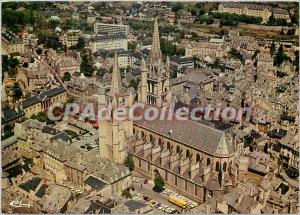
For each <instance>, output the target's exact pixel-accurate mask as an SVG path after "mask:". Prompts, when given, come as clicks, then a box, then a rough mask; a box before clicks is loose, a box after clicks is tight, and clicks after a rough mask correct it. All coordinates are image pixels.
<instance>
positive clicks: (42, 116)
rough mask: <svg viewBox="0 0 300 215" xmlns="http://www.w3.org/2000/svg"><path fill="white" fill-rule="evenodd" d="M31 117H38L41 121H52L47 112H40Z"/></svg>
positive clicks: (48, 122)
mask: <svg viewBox="0 0 300 215" xmlns="http://www.w3.org/2000/svg"><path fill="white" fill-rule="evenodd" d="M30 119H36V120H38V121H40V122H46V123H47V124H50V123H51V120H50V119H49V118H48V116H47V113H46V112H39V113H37V114H33V115H32V116H31V117H30Z"/></svg>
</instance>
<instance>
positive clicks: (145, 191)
mask: <svg viewBox="0 0 300 215" xmlns="http://www.w3.org/2000/svg"><path fill="white" fill-rule="evenodd" d="M132 184H133V187H134V188H135V189H136V192H137V193H140V194H141V195H143V196H148V197H149V198H151V199H153V200H154V201H156V202H158V203H161V204H165V205H168V206H170V207H171V208H174V209H176V210H178V211H181V208H180V207H178V206H176V205H174V204H172V203H170V202H169V201H168V196H167V195H165V194H162V193H156V192H154V191H153V190H152V188H153V186H154V183H153V181H148V184H142V187H141V183H136V182H132Z"/></svg>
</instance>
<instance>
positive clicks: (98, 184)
mask: <svg viewBox="0 0 300 215" xmlns="http://www.w3.org/2000/svg"><path fill="white" fill-rule="evenodd" d="M84 183H85V184H87V185H89V186H91V187H93V188H96V189H100V190H101V189H102V188H103V187H105V186H106V183H105V182H104V181H101V180H100V179H98V178H95V177H93V176H89V177H88V178H87V179H86V180H85V181H84Z"/></svg>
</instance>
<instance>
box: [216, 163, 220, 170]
mask: <svg viewBox="0 0 300 215" xmlns="http://www.w3.org/2000/svg"><path fill="white" fill-rule="evenodd" d="M219 170H220V163H219V161H217V163H216V171H219Z"/></svg>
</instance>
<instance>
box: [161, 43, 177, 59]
mask: <svg viewBox="0 0 300 215" xmlns="http://www.w3.org/2000/svg"><path fill="white" fill-rule="evenodd" d="M160 47H161V51H162V53H163V54H164V55H169V56H173V55H174V53H175V51H176V50H175V49H176V46H174V45H173V44H172V43H171V42H169V41H167V40H165V39H161V40H160Z"/></svg>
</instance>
